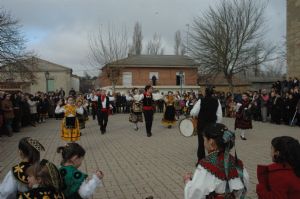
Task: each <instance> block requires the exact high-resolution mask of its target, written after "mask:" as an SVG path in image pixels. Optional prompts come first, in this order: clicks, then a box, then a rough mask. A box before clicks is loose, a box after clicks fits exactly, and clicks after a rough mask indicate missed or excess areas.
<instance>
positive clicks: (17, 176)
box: [0, 137, 45, 199]
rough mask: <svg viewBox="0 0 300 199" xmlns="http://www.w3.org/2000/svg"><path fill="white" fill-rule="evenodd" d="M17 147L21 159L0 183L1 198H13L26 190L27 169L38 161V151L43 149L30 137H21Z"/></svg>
mask: <svg viewBox="0 0 300 199" xmlns="http://www.w3.org/2000/svg"><path fill="white" fill-rule="evenodd" d="M18 148H19V152H20V157H21V159H22V160H21V162H20V163H18V164H17V165H15V166H13V167H12V169H11V170H10V171H9V172H8V173H7V174H6V176H5V178H4V180H3V181H2V183H1V184H0V198H1V199H15V198H16V195H17V193H18V192H25V191H28V175H27V169H28V168H29V167H30V166H31V165H33V164H35V163H37V162H39V160H40V151H44V150H45V149H44V147H43V146H42V145H41V143H39V141H38V140H35V139H33V138H30V137H25V138H22V139H21V140H20V141H19V147H18Z"/></svg>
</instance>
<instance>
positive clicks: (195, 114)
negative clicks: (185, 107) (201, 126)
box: [190, 99, 223, 123]
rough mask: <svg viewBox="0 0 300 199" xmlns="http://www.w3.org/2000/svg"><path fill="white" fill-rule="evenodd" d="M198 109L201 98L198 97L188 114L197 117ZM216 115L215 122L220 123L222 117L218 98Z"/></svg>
mask: <svg viewBox="0 0 300 199" xmlns="http://www.w3.org/2000/svg"><path fill="white" fill-rule="evenodd" d="M200 109H201V99H199V100H198V101H197V102H196V104H195V105H194V107H193V108H192V110H191V112H190V115H191V116H192V117H198V115H199V111H200ZM216 115H217V123H221V122H222V119H223V114H222V107H221V103H220V101H219V100H218V109H217V112H216Z"/></svg>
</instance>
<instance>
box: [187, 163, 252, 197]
mask: <svg viewBox="0 0 300 199" xmlns="http://www.w3.org/2000/svg"><path fill="white" fill-rule="evenodd" d="M243 181H244V184H243V182H242V181H241V179H240V178H234V179H231V180H229V189H230V192H232V191H233V190H237V191H236V192H235V195H236V198H239V197H240V196H241V194H242V191H243V189H244V186H245V187H246V188H247V190H248V185H249V174H248V172H247V170H246V169H245V168H244V170H243ZM225 188H226V181H223V180H220V179H219V178H217V177H216V176H214V175H212V174H211V173H210V172H209V171H208V170H206V169H204V168H203V167H202V166H201V165H198V167H197V168H196V171H195V173H194V176H193V178H192V180H191V181H189V182H188V183H187V184H186V185H185V188H184V199H205V198H206V196H207V195H208V194H209V193H211V192H213V191H215V192H216V193H219V194H222V193H225Z"/></svg>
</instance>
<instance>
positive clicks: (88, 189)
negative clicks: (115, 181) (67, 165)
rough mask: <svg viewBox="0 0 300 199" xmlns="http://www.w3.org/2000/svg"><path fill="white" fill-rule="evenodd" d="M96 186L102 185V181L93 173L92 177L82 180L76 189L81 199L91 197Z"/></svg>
mask: <svg viewBox="0 0 300 199" xmlns="http://www.w3.org/2000/svg"><path fill="white" fill-rule="evenodd" d="M97 187H102V181H101V180H100V179H99V178H98V177H97V176H96V175H95V174H93V177H92V179H90V180H86V181H84V182H83V183H82V184H81V185H80V188H79V190H78V193H79V195H80V196H81V197H82V198H83V199H88V198H91V197H92V195H93V193H94V192H95V190H96V188H97Z"/></svg>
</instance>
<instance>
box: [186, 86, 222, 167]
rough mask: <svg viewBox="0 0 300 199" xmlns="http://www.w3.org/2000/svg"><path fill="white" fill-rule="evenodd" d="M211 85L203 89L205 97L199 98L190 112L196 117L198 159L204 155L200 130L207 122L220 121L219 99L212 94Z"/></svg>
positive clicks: (220, 107) (220, 108)
mask: <svg viewBox="0 0 300 199" xmlns="http://www.w3.org/2000/svg"><path fill="white" fill-rule="evenodd" d="M213 94H214V90H213V87H209V88H206V89H205V97H204V98H202V99H199V100H198V101H197V102H196V104H195V105H194V107H193V109H192V110H191V112H190V115H191V116H193V117H198V122H197V132H198V151H197V157H198V161H200V160H201V159H203V158H204V157H205V149H204V138H203V135H202V131H203V130H204V129H205V127H206V126H207V125H208V124H211V123H221V122H222V106H221V104H220V101H219V100H218V99H217V98H215V97H214V96H213Z"/></svg>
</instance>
